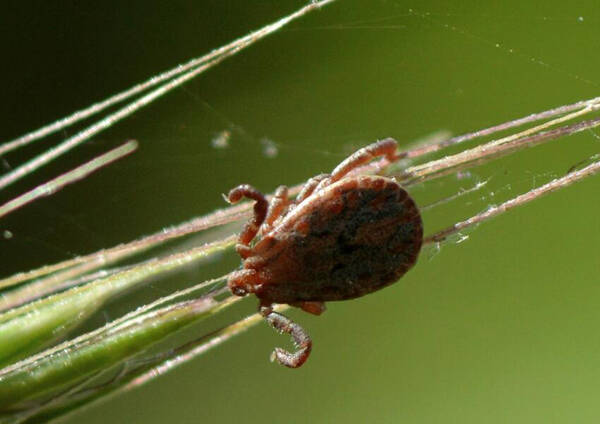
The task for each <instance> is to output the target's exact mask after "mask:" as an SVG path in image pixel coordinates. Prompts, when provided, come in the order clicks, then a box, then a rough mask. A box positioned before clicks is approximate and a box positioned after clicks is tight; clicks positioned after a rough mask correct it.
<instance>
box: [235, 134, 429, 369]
mask: <svg viewBox="0 0 600 424" xmlns="http://www.w3.org/2000/svg"><path fill="white" fill-rule="evenodd" d="M396 148H397V143H396V140H394V139H391V138H388V139H385V140H382V141H378V142H376V143H373V144H371V145H369V146H367V147H364V148H362V149H360V150H358V151H357V152H356V153H354V154H353V155H351V156H350V157H348V158H347V159H346V160H344V161H343V162H342V163H340V164H339V165H338V166H337V167H336V168H335V169H334V170H333V172H332V173H331V175H327V174H322V175H318V176H316V177H313V178H311V179H310V180H308V181H307V182H306V184H305V185H304V187H303V188H302V191H301V192H300V194H299V195H298V197H297V198H296V199H295V201H291V200H290V199H289V198H288V189H287V187H285V186H281V187H279V188H278V189H277V190H276V191H275V195H274V197H273V199H272V200H271V204H269V203H268V201H267V199H266V198H265V196H263V195H262V194H261V193H260V192H259V191H258V190H256V189H255V188H254V187H252V186H249V185H246V184H243V185H240V186H238V187H236V188H234V189H233V190H231V191H230V192H229V195H228V196H227V199H226V200H228V201H229V202H230V203H236V202H238V201H239V200H240V199H242V198H243V197H247V198H249V199H252V200H255V201H256V203H255V204H254V217H253V218H251V219H250V220H249V221H248V223H247V224H246V226H245V227H244V229H243V230H242V232H241V234H240V236H239V239H238V243H237V245H236V250H237V252H238V254H239V255H240V256H241V258H242V259H243V269H241V270H239V271H236V272H234V273H233V274H232V275H231V276H230V277H229V281H228V283H227V284H228V286H229V289H230V290H231V292H232V293H233V294H235V295H237V296H245V295H246V294H248V293H254V294H255V295H256V297H258V299H259V300H260V307H259V311H260V313H261V314H262V315H263V316H264V317H265V319H266V320H267V322H268V323H269V325H271V326H272V327H273V328H274V329H276V330H277V331H279V332H281V333H288V334H291V336H292V338H293V340H294V343H295V345H296V348H297V350H296V352H294V353H290V352H287V351H285V350H283V349H281V348H275V351H274V352H273V354H272V356H271V360H273V359H277V361H278V362H279V363H280V364H282V365H285V366H287V367H290V368H297V367H299V366H301V365H302V364H303V363H304V362H305V361H306V359H307V358H308V356H309V355H310V351H311V348H312V341H311V339H310V337H309V336H308V334H306V332H305V331H304V329H303V328H302V327H300V326H299V325H298V324H296V323H295V322H293V321H291V320H290V319H289V318H287V317H286V316H284V315H281V314H279V313H277V312H274V311H273V308H272V305H273V304H274V303H284V304H288V305H291V306H296V307H299V308H301V309H303V310H304V311H306V312H309V313H311V314H315V315H320V314H321V313H322V312H323V311H325V303H324V302H328V301H333V300H346V299H353V298H356V297H360V296H364V295H365V294H367V293H371V292H374V291H376V290H379V289H381V288H383V287H385V286H388V285H390V284H392V283H393V282H395V281H397V280H398V279H399V278H400V277H402V275H404V273H406V271H408V270H409V269H410V268H411V267H412V266H413V265H414V264H415V262H416V260H417V256H418V255H419V251H420V249H421V243H422V241H423V226H422V222H421V215H420V213H419V209H418V208H417V206H416V205H415V202H414V201H413V199H412V198H411V197H410V196H409V195H408V193H407V192H406V191H405V190H404V189H403V188H402V187H400V185H399V184H398V183H397V182H396V181H395V180H393V179H390V178H385V177H381V176H368V175H363V176H350V177H346V178H344V177H345V176H346V175H347V174H348V173H349V172H351V171H352V170H354V169H356V168H357V167H359V166H361V165H364V164H365V163H367V162H369V161H370V160H372V159H373V158H376V157H379V156H385V158H386V159H387V160H388V161H389V162H392V161H394V160H397V159H399V158H400V157H402V155H401V154H397V152H396ZM258 233H260V234H261V236H260V239H259V240H258V241H256V242H255V243H254V245H252V246H251V245H250V242H252V240H253V239H254V238H255V237H256V235H257V234H258Z"/></svg>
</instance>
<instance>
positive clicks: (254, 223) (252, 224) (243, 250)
mask: <svg viewBox="0 0 600 424" xmlns="http://www.w3.org/2000/svg"><path fill="white" fill-rule="evenodd" d="M242 197H247V198H249V199H252V200H256V203H254V216H253V217H252V218H251V219H250V220H249V221H248V222H247V223H246V226H245V227H244V229H243V230H242V232H241V233H240V237H239V238H238V243H237V244H236V246H235V249H236V250H237V252H238V253H239V255H240V256H241V257H242V259H246V258H247V257H248V256H250V253H251V248H250V242H251V241H252V239H253V238H254V236H256V233H258V230H259V229H260V226H261V225H262V223H263V222H264V220H265V217H266V215H267V209H268V207H269V202H267V199H266V198H265V196H264V195H263V194H262V193H261V192H260V191H258V190H257V189H255V188H254V187H252V186H251V185H248V184H242V185H239V186H237V187H236V188H234V189H232V190H231V191H230V192H229V194H228V195H227V197H226V199H225V200H227V201H228V202H229V203H237V202H239V201H240V200H241V199H242Z"/></svg>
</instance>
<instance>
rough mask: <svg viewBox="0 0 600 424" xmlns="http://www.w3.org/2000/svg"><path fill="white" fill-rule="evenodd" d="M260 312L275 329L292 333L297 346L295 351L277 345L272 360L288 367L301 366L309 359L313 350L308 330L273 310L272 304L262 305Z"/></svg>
mask: <svg viewBox="0 0 600 424" xmlns="http://www.w3.org/2000/svg"><path fill="white" fill-rule="evenodd" d="M260 313H261V315H262V316H264V317H265V319H266V320H267V322H268V323H269V325H270V326H271V327H273V328H274V329H275V330H277V331H278V332H280V333H287V334H290V335H291V336H292V340H293V341H294V345H295V346H296V351H295V352H294V353H291V352H288V351H287V350H284V349H281V348H279V347H276V348H275V350H274V351H273V353H272V354H271V361H274V360H277V362H279V363H280V364H281V365H285V366H286V367H288V368H298V367H301V366H302V364H304V362H306V360H307V359H308V356H309V355H310V351H311V350H312V340H311V339H310V337H309V336H308V334H307V333H306V331H305V330H304V329H303V328H302V327H300V326H299V325H298V324H296V323H295V322H294V321H292V320H291V319H289V318H288V317H286V316H285V315H282V314H279V313H277V312H273V308H271V307H270V306H261V307H260Z"/></svg>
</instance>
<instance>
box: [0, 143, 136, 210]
mask: <svg viewBox="0 0 600 424" xmlns="http://www.w3.org/2000/svg"><path fill="white" fill-rule="evenodd" d="M137 147H138V143H137V141H134V140H132V141H128V142H127V143H125V144H123V145H121V146H119V147H117V148H116V149H113V150H110V151H108V152H106V153H104V154H103V155H100V156H98V157H96V158H94V159H92V160H91V161H89V162H86V163H84V164H83V165H80V166H78V167H77V168H75V169H72V170H71V171H69V172H66V173H64V174H62V175H59V176H58V177H56V178H54V179H52V180H50V181H48V182H46V183H44V184H41V185H39V186H37V187H36V188H34V189H33V190H31V191H28V192H27V193H24V194H22V195H20V196H18V197H16V198H14V199H13V200H10V201H8V202H6V203H5V204H4V205H2V206H0V218H2V217H3V216H6V215H8V214H9V213H11V212H14V211H15V210H17V209H19V208H21V207H23V206H25V205H26V204H28V203H31V202H33V201H35V200H37V199H39V198H41V197H45V196H50V195H52V194H54V193H56V192H57V191H59V190H62V189H63V188H65V187H66V186H67V185H69V184H73V183H75V182H77V181H79V180H81V179H83V178H85V177H87V176H88V175H90V174H92V173H93V172H96V171H97V170H99V169H100V168H102V167H104V166H106V165H109V164H111V163H113V162H115V161H117V160H119V159H121V158H123V157H125V156H127V155H129V154H131V153H132V152H134V151H135V150H136V149H137Z"/></svg>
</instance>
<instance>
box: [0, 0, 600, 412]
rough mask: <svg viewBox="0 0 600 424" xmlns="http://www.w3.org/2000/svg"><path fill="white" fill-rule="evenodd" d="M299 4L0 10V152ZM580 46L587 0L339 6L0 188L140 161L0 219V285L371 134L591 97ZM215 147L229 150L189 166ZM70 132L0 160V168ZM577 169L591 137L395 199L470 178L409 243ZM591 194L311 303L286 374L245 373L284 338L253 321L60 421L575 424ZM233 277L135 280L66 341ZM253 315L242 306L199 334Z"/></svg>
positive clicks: (587, 309) (400, 133)
mask: <svg viewBox="0 0 600 424" xmlns="http://www.w3.org/2000/svg"><path fill="white" fill-rule="evenodd" d="M536 3H537V4H536ZM302 4H303V2H301V1H287V0H286V1H283V0H261V1H239V0H238V1H171V2H161V1H154V0H150V1H148V0H146V1H131V2H98V3H95V4H91V3H88V4H81V3H79V2H74V1H68V2H67V1H65V2H41V1H37V2H35V1H23V2H21V1H19V2H16V1H8V2H4V3H3V4H2V14H1V16H0V22H1V26H2V28H3V36H2V41H0V43H1V44H2V46H3V49H2V51H3V64H4V66H3V67H2V70H0V75H2V81H3V89H2V92H3V96H2V97H3V101H2V102H1V104H0V116H2V118H0V119H1V121H2V126H1V128H2V131H1V133H2V141H6V140H8V139H12V138H13V137H16V136H18V135H21V134H22V133H24V132H26V131H27V130H32V129H34V128H37V127H39V126H41V125H42V124H45V123H47V122H49V121H51V120H54V119H57V118H60V117H62V116H64V115H66V114H68V113H71V112H72V111H74V110H76V109H78V108H81V107H83V106H86V105H88V104H90V103H92V102H94V101H98V100H100V99H102V98H104V97H107V96H108V95H109V94H112V93H115V92H117V91H120V90H122V89H124V88H126V87H129V86H130V85H133V84H134V83H137V82H139V81H142V80H145V79H147V78H148V77H149V76H151V75H153V74H155V73H158V72H160V71H163V70H165V69H169V68H171V67H173V66H174V65H175V64H177V63H182V62H185V61H187V60H188V59H189V58H191V57H193V56H198V55H201V54H203V53H205V52H207V51H209V50H211V49H213V48H216V47H218V46H220V45H223V44H225V43H227V42H229V41H231V40H232V39H234V38H237V37H239V36H242V35H245V34H246V33H247V32H248V31H250V30H253V29H256V28H258V27H260V26H262V25H264V24H266V23H269V22H272V21H274V20H276V19H277V18H279V17H281V16H283V15H285V14H287V13H290V12H292V11H293V10H295V9H296V8H297V7H299V6H301V5H302ZM411 10H412V11H411ZM599 40H600V9H599V8H598V3H597V1H588V2H564V1H555V0H550V1H545V2H543V3H539V2H522V1H516V0H509V1H504V2H481V1H460V2H459V1H455V2H447V1H439V0H437V1H435V0H431V1H422V2H418V3H414V2H413V3H411V2H404V1H393V0H390V1H386V0H373V1H358V0H339V1H338V2H336V3H334V4H333V5H331V6H328V7H326V8H323V9H322V10H320V11H317V12H314V13H312V14H310V15H309V16H307V17H306V18H304V19H302V20H301V21H299V22H296V23H294V24H292V25H291V26H290V27H288V28H286V29H284V30H283V31H281V32H279V33H277V34H275V35H274V36H271V37H269V38H268V39H266V40H264V41H262V42H260V43H259V44H257V45H255V46H253V47H251V48H250V49H248V50H246V51H244V52H243V53H241V54H239V55H238V56H236V57H234V58H232V59H229V60H228V61H226V62H225V63H223V64H221V65H219V66H218V67H216V68H214V69H212V70H211V71H209V72H208V73H206V74H204V75H202V76H201V77H200V78H197V79H196V80H194V81H192V82H191V83H189V84H187V85H185V86H184V87H183V88H181V89H179V90H176V91H175V92H174V93H172V94H170V95H168V96H167V97H165V98H163V99H161V100H159V101H158V102H156V103H155V104H153V105H152V106H150V107H148V108H146V109H145V110H143V111H142V112H140V113H138V114H136V115H135V116H134V117H133V118H131V119H129V120H127V121H126V122H124V123H122V124H119V125H117V126H115V127H114V128H112V129H110V130H109V131H106V132H104V133H102V134H101V135H100V136H98V137H95V138H94V140H93V141H91V142H89V143H87V144H85V145H84V146H82V147H81V148H79V149H77V150H76V151H74V152H72V153H70V154H69V155H66V156H64V157H63V158H62V159H61V160H59V161H57V162H56V163H54V164H52V165H50V166H47V167H45V168H44V169H43V170H41V171H40V172H38V173H37V174H35V175H34V176H32V177H28V178H26V179H24V180H22V181H20V182H19V183H18V184H16V185H14V186H13V187H11V188H10V189H9V190H6V191H5V192H3V193H2V202H4V201H5V200H7V199H9V198H11V197H12V196H14V195H16V194H19V193H21V192H23V191H25V190H28V189H30V188H31V187H33V186H34V185H35V184H39V183H40V182H42V181H45V180H47V179H49V178H51V177H53V176H55V175H57V174H58V173H60V172H64V171H65V170H67V169H70V168H71V167H74V166H76V165H77V164H79V163H81V162H83V161H85V160H87V159H89V158H91V157H92V156H93V155H96V154H99V153H101V152H104V151H106V150H108V149H109V148H111V147H113V146H116V145H117V144H120V143H121V142H123V141H124V140H126V139H129V138H135V139H137V140H139V141H140V143H141V145H140V149H139V151H138V152H137V153H136V154H135V155H133V156H131V157H129V158H127V159H125V160H123V161H120V162H119V163H117V164H115V165H112V166H110V167H109V168H107V169H104V170H102V171H100V172H98V173H96V174H95V175H93V176H92V177H90V178H88V179H86V180H85V181H83V182H81V183H79V184H77V185H74V186H71V187H69V188H67V189H65V190H64V191H62V192H60V193H58V194H57V195H55V196H53V197H50V198H48V199H44V200H41V201H38V202H36V203H34V204H32V205H30V206H28V207H26V208H25V209H23V210H21V211H18V212H16V213H14V214H12V215H11V216H9V217H7V218H5V219H4V220H3V221H2V222H0V230H2V231H4V230H10V231H11V232H12V233H13V234H14V236H13V238H12V239H10V240H3V241H0V257H1V258H2V261H1V262H2V270H1V274H2V276H6V275H10V274H13V273H15V272H18V271H24V270H28V269H31V268H33V267H37V266H40V265H43V264H46V263H52V262H55V261H59V260H62V259H66V258H69V257H72V256H74V255H78V254H84V253H89V252H93V251H95V250H98V249H100V248H104V247H109V246H112V245H115V244H117V243H121V242H126V241H129V240H131V239H134V238H137V237H139V236H141V235H144V234H149V233H152V232H155V231H158V230H160V229H161V228H163V227H166V226H169V225H173V224H176V223H179V222H182V221H184V220H187V219H189V218H191V217H194V216H197V215H201V214H204V213H208V212H210V211H213V210H214V209H216V208H220V207H223V206H224V204H223V201H222V198H221V195H220V194H221V193H223V192H226V191H227V190H228V189H229V188H231V187H232V186H234V185H236V184H238V183H241V182H247V183H251V184H254V185H256V186H257V187H258V188H259V189H261V190H264V191H265V192H269V191H272V190H273V189H274V188H275V187H276V186H277V185H279V184H284V183H285V184H290V185H292V184H296V183H298V182H301V181H303V180H305V179H307V178H308V177H310V176H312V175H314V174H316V173H321V172H325V171H328V170H330V169H331V168H333V167H334V166H335V165H336V164H337V163H338V162H339V161H340V160H342V159H343V158H344V157H345V156H346V155H347V154H348V153H349V152H351V151H353V150H354V149H356V148H358V147H360V146H363V145H365V144H368V143H370V142H372V141H374V140H376V139H378V138H383V137H387V136H392V137H394V138H396V139H397V140H399V141H400V142H401V143H402V144H406V143H408V142H410V141H413V140H416V139H418V138H421V137H423V136H426V135H427V134H430V133H432V132H435V131H438V130H449V131H451V132H452V133H454V134H460V133H464V132H469V131H473V130H477V129H481V128H485V127H487V126H490V125H493V124H497V123H501V122H504V121H507V120H510V119H514V118H517V117H521V116H524V115H528V114H530V113H533V112H538V111H542V110H546V109H549V108H552V107H555V106H559V105H562V104H567V103H572V102H574V101H577V100H582V99H588V98H591V97H595V96H597V95H598V94H599V91H600V90H599V88H600V77H599V76H598V75H599V74H598V69H600V55H599V54H598V52H599V51H600V49H599V48H600V42H599ZM225 130H226V131H230V132H231V137H230V140H229V146H228V147H227V148H224V149H217V148H215V147H213V145H212V140H213V139H214V138H215V136H216V135H217V134H219V133H220V132H222V131H225ZM74 131H75V130H73V129H68V130H66V131H65V132H64V133H62V134H60V135H55V136H53V137H50V138H49V139H46V140H43V141H40V142H38V143H37V144H35V145H33V146H30V147H28V148H26V149H23V150H21V151H18V152H15V153H12V154H10V155H7V156H6V157H5V158H2V159H1V161H0V162H1V163H0V167H2V169H3V170H7V169H9V168H10V167H12V166H15V165H16V164H19V163H21V162H23V161H24V160H25V159H27V158H30V157H32V156H33V155H34V154H36V153H39V152H41V151H43V150H44V149H45V148H48V147H49V146H50V145H52V144H55V143H56V142H58V141H59V140H60V139H61V138H62V137H64V136H67V135H69V134H73V133H74ZM265 140H269V141H265ZM269 146H271V147H273V146H274V147H275V151H273V149H270V150H269ZM599 151H600V137H599V136H598V134H597V133H594V132H584V133H581V134H579V135H577V136H573V137H569V138H565V139H562V140H559V141H553V142H550V143H548V144H546V145H543V146H540V147H536V148H533V149H529V150H526V151H523V152H519V153H517V154H515V155H513V156H509V157H506V158H503V159H501V160H497V161H495V162H492V163H490V164H488V165H485V166H482V167H478V168H475V169H472V170H470V172H469V173H463V174H461V175H459V176H457V175H452V176H448V177H445V178H443V179H439V180H435V181H432V182H430V183H427V184H424V185H419V186H413V187H411V192H412V193H413V195H414V197H415V199H416V200H417V202H418V203H419V204H420V205H425V204H428V203H431V202H434V201H436V200H439V199H441V198H444V197H447V196H450V195H452V194H455V193H456V192H458V190H459V189H460V188H470V187H472V186H474V185H475V184H476V183H477V182H478V181H486V180H489V182H488V184H487V185H486V186H485V187H484V188H483V189H482V190H480V191H478V192H476V193H473V194H471V195H469V196H465V197H463V198H460V199H458V200H455V201H453V202H450V203H447V204H445V205H443V206H439V207H436V208H434V209H432V210H430V211H428V212H426V213H425V214H424V221H425V230H426V233H431V232H433V231H435V230H438V229H441V228H443V227H445V226H447V225H450V224H452V223H454V222H456V221H457V220H460V219H464V218H466V217H468V216H471V215H473V214H475V213H477V212H479V211H481V210H484V209H486V208H487V207H488V206H489V205H492V204H498V203H500V202H502V201H504V200H506V199H509V198H511V197H514V196H516V195H518V194H520V193H522V192H525V191H527V190H529V189H531V188H533V187H535V186H537V185H540V184H543V183H545V182H547V181H549V180H551V179H552V178H555V177H558V176H561V175H563V174H564V173H565V172H567V170H568V169H569V168H571V167H572V166H573V165H575V164H577V163H578V162H580V161H582V160H585V159H586V158H589V157H590V156H591V155H593V154H596V153H598V152H599ZM269 152H270V153H276V154H275V155H274V157H272V156H273V155H272V154H269ZM599 189H600V179H599V178H598V177H595V178H590V179H588V180H586V181H585V182H583V183H581V184H577V185H575V186H573V187H570V188H568V189H566V190H563V191H560V192H558V193H555V194H552V195H550V196H549V197H546V198H543V199H541V200H538V201H536V202H535V203H533V204H529V205H526V206H525V207H521V208H518V209H517V210H515V211H512V212H510V213H508V214H506V215H504V216H502V217H500V218H497V219H495V220H493V221H491V222H488V223H485V224H483V225H481V226H480V227H479V228H477V229H476V230H474V231H471V232H469V233H468V234H467V235H468V236H469V238H468V239H466V240H464V241H462V242H461V243H455V242H451V243H447V244H445V245H443V246H442V247H441V250H440V251H436V250H435V249H432V248H428V249H426V250H424V252H423V254H422V255H421V258H420V261H419V263H418V265H417V266H416V267H415V268H414V269H413V270H412V271H411V272H410V273H408V274H407V275H406V276H405V277H404V278H403V279H402V280H401V281H400V282H399V283H398V284H396V285H394V286H392V287H390V288H388V289H385V290H383V291H381V292H378V293H375V294H373V295H370V296H367V297H365V298H362V299H358V300H355V301H351V302H344V303H336V304H329V306H328V311H327V312H326V313H325V314H324V315H323V316H321V317H313V316H309V315H307V314H304V313H302V312H299V311H292V312H290V315H291V316H293V317H294V318H296V319H297V320H298V321H299V322H300V323H302V325H304V326H305V327H306V329H307V330H308V331H309V332H310V334H311V335H312V337H313V340H314V343H315V345H314V350H313V354H312V356H311V358H310V360H309V362H308V363H307V364H306V365H305V366H304V367H303V368H302V369H299V370H288V369H284V368H282V367H278V366H276V365H273V364H271V363H269V361H268V355H269V353H270V351H271V349H272V347H273V346H275V345H282V344H283V345H286V344H287V343H288V341H287V339H286V338H284V337H281V336H278V335H277V334H275V333H274V332H273V331H272V330H271V329H269V328H268V327H267V326H266V325H260V326H258V327H256V328H253V329H252V330H250V331H249V332H247V333H245V334H243V335H241V336H239V337H237V338H235V339H234V340H232V341H230V342H228V343H226V344H225V345H223V346H220V347H219V348H217V349H215V350H213V351H211V352H210V353H208V354H207V355H204V356H203V357H201V358H199V359H197V360H195V361H193V362H192V363H189V364H186V365H185V366H183V367H181V368H179V369H177V370H175V371H174V372H172V373H170V374H168V375H165V376H163V377H161V378H159V379H157V380H155V381H153V382H152V383H151V384H149V385H147V386H145V387H143V388H141V389H138V390H136V391H134V392H131V393H128V394H126V395H124V396H121V397H119V398H116V399H112V400H110V401H109V402H107V403H104V404H102V405H100V406H96V407H94V408H92V409H90V410H88V411H86V412H85V413H84V414H81V415H77V416H74V417H72V418H71V419H70V421H69V422H73V423H76V422H86V423H105V422H112V423H132V422H135V423H137V422H139V423H163V422H172V423H198V422H213V423H214V422H218V423H221V422H223V423H227V422H244V423H264V422H286V423H305V422H317V423H338V422H339V423H362V422H376V423H387V422H389V423H396V422H410V423H449V422H450V423H452V422H460V423H481V422H486V423H504V422H516V423H521V422H522V423H537V422H540V423H541V422H544V423H546V422H586V423H587V422H589V423H591V422H598V420H599V419H600V402H598V399H599V397H600V338H599V336H598V327H599V326H600V308H598V304H599V303H600V284H599V283H600V279H599V271H600V259H599V257H598V240H599V239H600V219H599V218H598V209H599V208H598V207H599V206H600V196H599V195H598V193H599ZM198 242H199V241H198ZM238 264H239V260H238V259H237V258H236V257H235V255H233V254H230V255H226V256H225V257H223V258H222V259H221V260H220V261H219V262H218V263H215V264H211V266H208V267H204V268H202V269H192V270H189V272H187V273H185V274H184V275H178V276H174V277H173V278H171V279H170V280H169V281H167V282H164V281H163V282H160V281H157V282H156V283H153V284H151V285H148V286H146V287H143V288H142V289H140V290H139V291H138V292H136V293H131V294H128V295H127V296H126V297H123V298H122V299H119V300H117V301H115V302H113V303H112V304H111V305H108V306H107V307H106V308H105V310H103V312H102V314H99V316H97V317H94V319H92V321H91V323H90V326H95V325H100V324H102V323H103V322H104V321H106V320H109V319H113V318H116V317H118V316H119V315H121V314H122V313H124V312H125V311H128V310H130V309H132V308H134V307H136V306H137V305H139V304H141V302H145V301H147V300H150V299H154V298H156V297H159V296H161V295H164V294H165V293H168V292H170V291H171V290H172V287H174V286H175V285H188V284H191V283H193V282H198V281H202V280H203V279H205V278H208V277H210V276H215V275H220V274H221V273H223V272H224V271H226V270H230V269H232V268H233V267H235V266H237V265H238ZM171 284H173V285H171ZM255 307H256V302H255V300H254V299H248V300H246V301H244V302H242V304H241V305H239V306H237V307H236V308H234V309H233V310H231V311H228V313H227V314H224V315H223V316H222V317H220V318H219V319H220V320H221V321H222V322H221V323H229V322H233V321H235V320H237V319H239V318H240V317H243V316H245V315H246V314H248V313H251V312H252V311H254V310H255ZM217 324H218V323H217V322H215V323H214V325H215V326H216V325H217ZM194 331H198V332H201V331H206V329H204V328H199V329H194V330H193V331H191V334H193V333H194Z"/></svg>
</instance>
